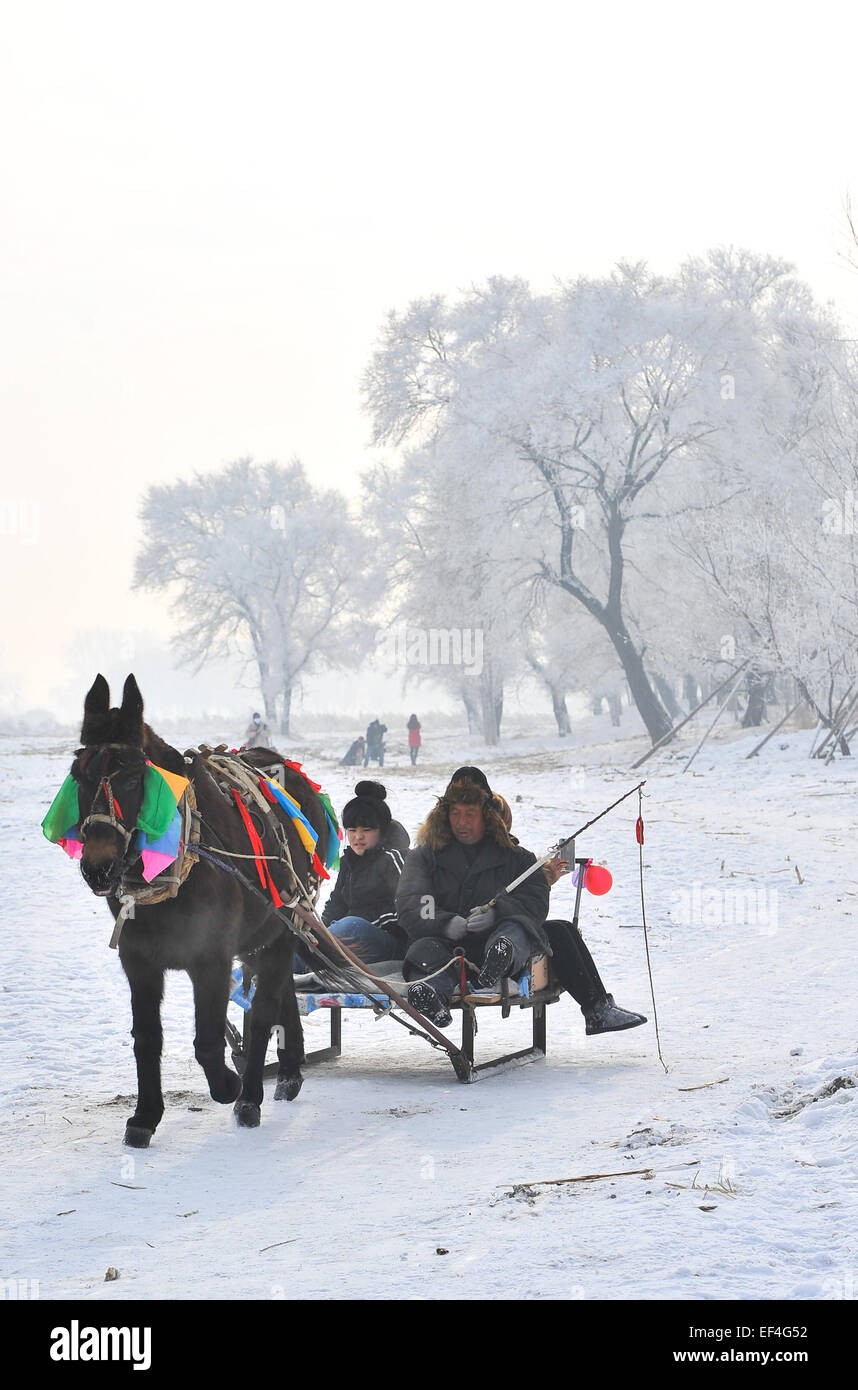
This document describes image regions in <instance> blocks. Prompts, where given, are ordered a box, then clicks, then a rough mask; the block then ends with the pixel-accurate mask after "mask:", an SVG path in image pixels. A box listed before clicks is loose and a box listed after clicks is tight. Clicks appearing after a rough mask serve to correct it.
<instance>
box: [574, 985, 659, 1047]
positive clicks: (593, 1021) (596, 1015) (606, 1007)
mask: <svg viewBox="0 0 858 1390" xmlns="http://www.w3.org/2000/svg"><path fill="white" fill-rule="evenodd" d="M646 1021H647V1020H646V1017H645V1016H644V1015H643V1014H633V1013H630V1012H629V1010H628V1009H618V1008H617V1005H616V1004H615V1003H614V996H613V994H606V995H605V997H604V998H603V999H597V1000H596V1003H595V1004H591V1005H590V1008H589V1009H585V1010H584V1025H585V1027H584V1031H585V1032H586V1034H587V1036H588V1037H592V1035H593V1034H594V1033H622V1031H623V1029H624V1028H639V1027H640V1025H641V1024H642V1023H646Z"/></svg>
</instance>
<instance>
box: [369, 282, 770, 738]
mask: <svg viewBox="0 0 858 1390" xmlns="http://www.w3.org/2000/svg"><path fill="white" fill-rule="evenodd" d="M749 327H750V324H749V321H748V315H747V314H746V313H744V312H743V311H742V310H739V309H732V308H731V307H729V306H725V305H724V304H723V303H720V302H718V301H717V299H716V298H715V297H713V296H712V294H711V293H710V292H709V289H708V287H707V286H706V285H705V284H704V283H702V282H701V281H700V279H699V277H698V278H697V279H695V277H693V276H685V275H683V274H682V273H680V274H679V275H677V276H675V277H673V278H671V279H663V278H659V277H657V276H654V275H653V274H652V273H651V272H649V271H648V270H647V269H646V268H645V267H644V266H641V265H637V266H620V267H619V268H618V269H617V271H616V273H615V274H614V275H613V276H612V277H610V278H609V279H605V280H597V281H592V280H583V279H582V280H578V281H575V282H573V283H571V284H566V285H561V286H559V287H558V289H557V290H556V292H555V293H553V294H549V295H541V296H536V295H533V294H532V293H531V291H530V290H529V288H528V287H527V286H526V285H525V284H524V283H523V282H521V281H518V280H513V281H509V280H500V279H495V280H491V281H489V282H488V284H487V285H486V286H485V287H482V288H479V289H474V290H473V291H471V293H470V294H468V295H466V296H464V297H463V298H462V299H461V300H460V301H459V302H458V303H455V304H447V303H446V302H445V301H444V300H443V299H442V298H440V297H436V298H433V299H430V300H423V301H418V302H416V303H414V304H412V305H411V306H410V307H409V308H408V309H407V310H406V311H405V312H404V313H403V314H391V315H390V316H389V319H388V322H387V324H386V327H385V329H384V331H383V334H382V341H381V344H380V346H379V348H378V351H377V352H376V354H375V356H374V358H373V360H372V362H371V365H370V367H369V370H368V372H367V375H366V380H365V391H366V398H367V402H368V404H369V406H370V408H371V410H372V412H373V416H374V422H375V438H376V441H377V442H388V443H391V444H394V445H403V444H405V443H408V442H413V441H417V440H419V441H421V442H424V443H425V442H427V441H434V442H435V443H438V442H439V441H443V443H444V445H445V447H448V448H449V447H452V446H453V445H454V444H455V445H457V446H458V447H459V449H460V451H461V450H462V449H463V448H464V447H465V445H466V444H469V445H470V446H471V447H470V453H469V458H470V459H471V461H472V462H471V467H472V468H473V469H474V470H480V478H481V482H482V488H483V493H484V496H486V497H489V496H492V495H500V496H501V497H503V498H504V499H505V500H506V504H507V508H508V514H509V515H510V516H512V515H515V516H516V518H517V519H518V522H519V524H520V526H521V528H522V530H523V531H524V532H526V534H527V536H528V538H529V541H528V545H529V563H530V572H531V575H532V576H536V575H538V576H540V577H541V578H542V579H543V580H545V581H546V582H548V583H550V584H552V585H554V586H556V587H557V588H558V589H559V590H561V591H562V592H563V593H565V594H566V595H568V597H569V599H570V601H572V602H573V603H574V604H578V605H581V606H582V607H583V609H584V610H585V611H586V612H587V614H589V615H590V617H591V618H593V619H594V620H595V621H596V622H598V623H599V624H600V626H601V627H602V629H603V631H604V633H605V634H606V636H607V638H608V639H609V641H610V643H611V644H612V646H613V649H614V651H615V652H616V655H617V659H618V661H619V663H620V665H621V666H622V669H623V671H624V673H625V677H626V679H627V681H628V684H629V687H630V689H631V691H632V695H633V698H634V700H635V703H636V704H637V707H638V709H639V711H640V713H641V716H642V718H643V720H644V722H645V724H646V726H647V729H648V730H649V732H650V734H651V736H652V738H653V739H654V740H655V739H657V738H659V737H661V735H662V734H663V733H665V732H666V731H667V729H668V728H669V726H670V720H669V717H668V715H667V713H666V711H665V709H664V706H663V704H662V702H661V700H660V699H659V697H658V694H657V692H656V690H655V688H654V685H653V681H652V679H651V676H650V674H649V672H648V671H647V668H646V665H645V661H644V652H643V646H644V643H643V641H642V639H641V634H640V633H639V632H636V631H635V623H634V618H633V615H632V613H631V612H630V608H629V598H628V583H627V581H628V577H629V570H630V567H632V566H633V565H635V564H637V565H638V566H642V565H646V564H649V565H650V566H652V565H656V564H657V554H656V553H653V550H652V547H650V549H649V551H648V553H643V552H642V550H641V548H640V543H639V542H638V536H640V542H642V541H643V540H644V539H645V538H646V536H647V532H646V531H645V530H643V529H640V528H641V523H643V522H645V521H646V519H647V517H648V513H649V509H650V506H651V504H652V502H653V501H654V500H655V499H656V498H657V499H658V500H659V501H663V499H664V496H665V493H666V492H667V491H669V490H670V489H671V488H677V487H682V488H684V489H685V491H686V493H687V492H688V491H689V490H693V484H694V480H695V478H697V477H698V476H702V475H704V473H706V472H707V471H708V473H709V474H710V475H711V474H712V473H713V472H714V471H715V469H716V467H717V465H718V461H719V459H720V458H721V457H722V456H723V455H724V453H725V452H730V451H734V452H735V450H736V449H737V447H739V441H740V440H741V439H744V441H745V444H746V445H747V444H748V442H749V440H750V438H751V437H755V435H754V428H753V427H752V426H751V423H750V421H751V417H753V416H755V415H756V413H757V412H756V410H755V408H754V407H753V406H750V405H749V406H748V407H747V408H746V409H744V410H743V409H738V410H737V409H736V407H735V404H734V399H735V392H731V390H725V383H729V384H731V386H732V384H733V383H735V381H736V379H737V377H739V378H741V379H742V381H743V384H746V383H750V382H751V381H752V380H753V378H754V374H755V373H756V374H760V373H762V371H763V370H764V367H763V365H761V364H760V363H759V362H758V360H757V359H756V358H755V355H754V343H753V339H752V337H751V336H749ZM757 394H759V393H757ZM753 398H754V393H753V392H752V390H751V389H750V386H749V385H748V389H747V390H746V392H745V400H746V402H751V401H752V400H753ZM476 441H479V446H478V447H474V444H475V442H476ZM649 535H650V536H651V535H652V532H650V533H649ZM636 545H637V550H636ZM519 553H520V552H519Z"/></svg>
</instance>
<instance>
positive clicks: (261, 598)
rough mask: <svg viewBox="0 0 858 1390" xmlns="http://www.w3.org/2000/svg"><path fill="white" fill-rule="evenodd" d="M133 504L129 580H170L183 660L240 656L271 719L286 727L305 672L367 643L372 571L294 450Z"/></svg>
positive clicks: (338, 510) (157, 583)
mask: <svg viewBox="0 0 858 1390" xmlns="http://www.w3.org/2000/svg"><path fill="white" fill-rule="evenodd" d="M141 514H142V519H143V525H144V534H145V543H144V546H143V549H142V551H141V553H140V555H139V557H138V560H137V566H136V572H135V584H137V585H138V586H140V587H141V588H151V589H173V590H175V599H174V603H173V612H174V613H175V615H176V619H177V624H178V633H177V637H176V638H175V642H176V645H177V648H178V650H179V652H180V654H181V656H182V658H183V659H184V660H185V661H186V662H188V663H189V664H191V665H192V666H193V667H194V668H195V669H197V670H198V669H199V668H200V667H201V666H202V664H203V663H204V662H205V661H207V660H209V659H210V658H213V657H223V656H235V655H243V656H244V657H245V659H246V660H249V661H250V663H251V664H252V666H253V668H254V669H255V673H256V675H257V677H258V681H259V685H260V688H261V690H262V696H263V700H264V704H265V713H266V718H267V720H268V722H269V723H270V724H271V725H272V726H275V725H276V724H277V723H278V722H279V728H280V731H281V733H284V734H288V733H289V718H290V711H291V705H292V697H293V694H294V692H295V690H296V689H297V688H298V687H299V683H300V681H301V678H302V676H304V675H305V674H309V673H310V672H311V671H313V670H315V669H316V668H318V667H319V666H324V665H328V666H334V667H336V666H342V665H346V664H349V663H352V662H354V661H355V660H357V659H359V658H360V656H361V655H362V654H363V653H364V652H365V651H366V650H367V648H368V646H369V645H370V643H371V638H372V628H371V626H370V625H369V624H368V623H367V621H366V614H367V612H368V611H369V608H370V605H371V603H372V601H373V598H374V594H375V583H376V580H375V570H374V566H373V563H372V555H371V553H370V549H369V546H368V543H367V541H366V539H365V538H364V536H363V534H362V532H361V529H360V527H359V526H357V525H356V524H355V523H354V522H353V521H352V520H351V518H350V517H349V515H348V511H347V507H346V503H345V500H344V499H343V498H342V497H341V496H340V495H339V494H338V493H336V492H334V491H322V490H318V489H316V488H313V487H312V486H311V485H310V483H309V482H308V480H307V477H306V474H305V472H304V469H303V467H302V465H301V464H300V463H299V462H298V461H297V460H296V461H293V462H292V463H291V464H290V465H289V466H288V467H282V466H281V465H279V464H276V463H268V464H254V463H253V462H252V461H251V460H250V459H242V460H240V461H239V462H237V463H233V464H231V465H230V466H229V467H227V468H225V469H224V470H223V471H222V472H220V473H216V474H197V475H196V476H195V477H194V478H193V480H192V481H190V482H178V483H174V484H172V485H171V486H162V487H152V488H150V489H149V491H148V492H147V494H146V496H145V498H144V501H143V507H142V513H141Z"/></svg>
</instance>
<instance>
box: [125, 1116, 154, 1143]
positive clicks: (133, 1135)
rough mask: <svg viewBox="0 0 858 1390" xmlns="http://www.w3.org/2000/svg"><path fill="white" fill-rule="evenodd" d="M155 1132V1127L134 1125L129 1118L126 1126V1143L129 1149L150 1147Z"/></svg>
mask: <svg viewBox="0 0 858 1390" xmlns="http://www.w3.org/2000/svg"><path fill="white" fill-rule="evenodd" d="M154 1133H155V1131H154V1129H147V1128H146V1127H145V1125H133V1124H132V1123H131V1121H130V1120H129V1122H128V1124H127V1125H126V1126H125V1143H126V1144H127V1145H128V1147H129V1149H148V1147H149V1142H150V1140H151V1138H152V1135H153V1134H154Z"/></svg>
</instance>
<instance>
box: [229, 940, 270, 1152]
mask: <svg viewBox="0 0 858 1390" xmlns="http://www.w3.org/2000/svg"><path fill="white" fill-rule="evenodd" d="M278 954H279V953H278V943H275V944H274V945H273V946H266V947H265V948H264V950H262V951H260V953H259V956H258V959H257V962H256V993H255V994H254V996H253V1003H252V1005H251V1008H250V1013H249V1015H248V1020H247V1023H248V1028H247V1031H248V1033H249V1040H248V1043H247V1062H246V1065H245V1068H244V1076H243V1078H242V1088H241V1095H240V1096H239V1098H238V1100H237V1101H236V1102H235V1114H236V1118H237V1120H238V1123H239V1124H240V1125H246V1126H247V1127H248V1128H250V1129H252V1128H254V1127H255V1126H256V1125H258V1124H259V1121H260V1119H261V1115H260V1107H261V1105H262V1099H263V1089H262V1075H263V1071H264V1069H265V1054H266V1052H267V1050H268V1041H269V1039H270V1037H271V1030H272V1028H274V1026H275V1025H276V1024H277V1023H278V1021H279V1019H280V995H281V991H282V978H281V975H280V971H279V969H278V968H277V956H278Z"/></svg>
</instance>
